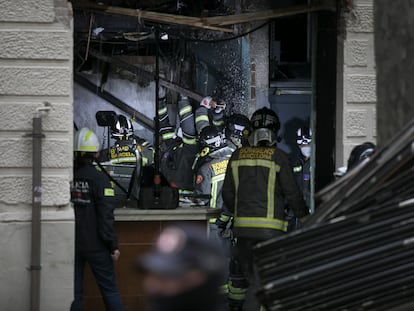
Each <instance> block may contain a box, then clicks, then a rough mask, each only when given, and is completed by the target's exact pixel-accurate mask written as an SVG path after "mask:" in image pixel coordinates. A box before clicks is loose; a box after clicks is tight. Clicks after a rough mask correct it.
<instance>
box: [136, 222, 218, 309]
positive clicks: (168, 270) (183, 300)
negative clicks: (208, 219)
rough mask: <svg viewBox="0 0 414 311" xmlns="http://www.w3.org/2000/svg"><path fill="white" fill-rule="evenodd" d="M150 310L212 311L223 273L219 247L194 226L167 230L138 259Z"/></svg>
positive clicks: (202, 229)
mask: <svg viewBox="0 0 414 311" xmlns="http://www.w3.org/2000/svg"><path fill="white" fill-rule="evenodd" d="M138 266H139V268H140V270H141V271H143V272H144V273H145V274H144V280H143V288H144V292H145V294H146V297H147V301H148V306H149V310H150V311H194V310H197V311H215V310H218V309H217V308H218V307H219V306H220V304H221V301H220V295H219V292H218V291H217V287H218V286H219V284H221V282H222V281H223V275H224V270H225V260H224V254H223V252H222V250H221V248H220V247H219V246H218V245H217V244H216V243H215V242H214V241H212V240H210V239H208V238H207V235H206V230H205V228H202V227H198V226H195V225H188V224H187V225H183V224H181V225H174V226H168V227H166V228H165V229H164V230H163V231H162V232H161V234H160V235H159V237H158V238H157V241H156V243H155V247H154V249H153V250H152V251H150V252H149V253H147V254H144V255H143V256H141V257H140V258H139V260H138Z"/></svg>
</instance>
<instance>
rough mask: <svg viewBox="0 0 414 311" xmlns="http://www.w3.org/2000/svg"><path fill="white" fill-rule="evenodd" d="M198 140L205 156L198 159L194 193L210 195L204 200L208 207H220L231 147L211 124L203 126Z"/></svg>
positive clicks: (231, 151)
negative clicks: (208, 198)
mask: <svg viewBox="0 0 414 311" xmlns="http://www.w3.org/2000/svg"><path fill="white" fill-rule="evenodd" d="M198 140H199V144H200V146H201V154H203V155H204V154H205V156H203V157H202V158H201V160H200V161H199V168H198V169H197V173H196V180H195V191H194V193H195V194H204V195H210V196H211V197H210V200H204V201H205V203H206V204H207V203H209V206H210V208H219V209H221V208H222V207H223V199H222V197H221V190H222V185H223V181H224V176H225V173H226V168H227V163H228V161H229V159H230V156H231V154H232V153H233V149H231V148H229V147H228V146H227V144H226V141H225V140H224V138H223V136H222V134H221V133H220V132H219V131H218V129H217V128H216V127H215V126H213V125H209V126H207V127H205V128H203V130H202V131H201V133H200V135H199V138H198ZM212 221H214V220H212Z"/></svg>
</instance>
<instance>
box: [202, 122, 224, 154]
mask: <svg viewBox="0 0 414 311" xmlns="http://www.w3.org/2000/svg"><path fill="white" fill-rule="evenodd" d="M198 141H199V143H200V145H201V146H202V147H203V148H204V147H208V148H210V150H218V149H221V148H223V147H225V146H227V144H226V142H225V140H224V138H223V135H222V133H221V132H220V131H219V130H218V129H217V128H216V127H215V126H212V125H209V126H206V127H205V128H203V129H202V130H201V132H200V135H199V137H198Z"/></svg>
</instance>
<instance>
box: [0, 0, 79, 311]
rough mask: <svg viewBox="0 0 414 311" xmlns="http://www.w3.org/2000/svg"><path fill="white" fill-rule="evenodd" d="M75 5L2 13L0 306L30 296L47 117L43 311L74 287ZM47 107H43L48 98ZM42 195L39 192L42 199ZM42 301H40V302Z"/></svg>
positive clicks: (64, 306)
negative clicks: (35, 136)
mask: <svg viewBox="0 0 414 311" xmlns="http://www.w3.org/2000/svg"><path fill="white" fill-rule="evenodd" d="M71 12H72V10H71V6H70V3H68V2H67V1H66V0H45V1H33V0H29V1H26V0H17V1H12V0H6V1H3V2H2V9H1V12H0V67H1V68H0V146H1V151H2V157H1V159H0V176H1V181H2V186H1V187H0V235H1V237H2V238H1V242H0V243H1V247H2V249H3V252H2V254H1V255H0V262H1V263H2V269H1V272H0V274H1V276H0V279H1V280H2V282H1V284H0V293H1V294H0V304H1V306H2V309H4V310H29V309H30V304H31V303H32V302H31V300H33V299H31V286H30V284H31V276H32V273H33V272H32V271H34V270H36V269H39V267H34V266H32V260H31V244H32V243H31V236H32V233H31V223H32V222H31V219H32V201H33V200H32V150H33V148H32V145H33V144H32V133H33V118H35V117H38V116H41V119H42V134H43V138H42V148H41V153H42V156H41V158H42V172H41V174H42V178H41V180H42V188H41V189H38V190H39V192H41V197H40V199H41V206H42V208H41V240H40V248H41V254H40V255H41V266H40V288H39V289H38V290H39V291H40V310H68V308H69V304H70V301H71V299H72V296H73V294H72V292H73V251H74V222H73V217H74V216H73V210H72V207H71V205H70V194H69V183H70V180H71V178H72V156H73V155H72V154H73V152H72V142H73V130H72V129H73V118H72V114H73V108H72V106H73V95H72V94H73V81H72V80H73V79H72V66H73V65H72V59H73V56H72V51H73V45H72V13H71ZM46 102H47V103H49V104H50V107H49V108H50V109H49V110H47V109H46V110H44V111H43V112H42V111H39V108H41V109H43V108H44V107H45V103H46ZM38 198H39V197H38ZM35 300H36V299H35Z"/></svg>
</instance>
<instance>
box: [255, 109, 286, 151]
mask: <svg viewBox="0 0 414 311" xmlns="http://www.w3.org/2000/svg"><path fill="white" fill-rule="evenodd" d="M250 122H251V124H252V127H253V133H252V135H250V138H249V141H250V144H251V145H253V146H258V145H263V144H265V145H267V146H272V145H275V144H276V142H277V141H278V135H277V134H278V132H279V129H280V121H279V117H278V116H277V114H276V113H275V112H274V111H273V110H271V109H269V108H266V107H264V108H261V109H258V110H256V111H255V112H254V113H253V115H252V118H251V120H250Z"/></svg>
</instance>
